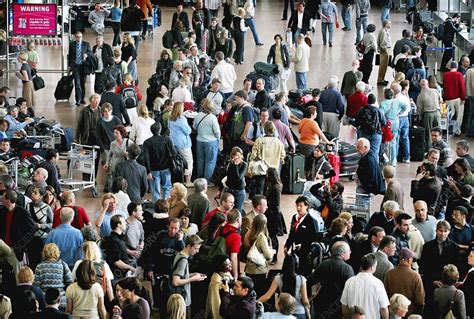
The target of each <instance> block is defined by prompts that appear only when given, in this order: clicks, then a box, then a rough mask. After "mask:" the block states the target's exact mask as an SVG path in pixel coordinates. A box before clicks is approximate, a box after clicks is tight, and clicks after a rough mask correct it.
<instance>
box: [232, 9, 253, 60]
mask: <svg viewBox="0 0 474 319" xmlns="http://www.w3.org/2000/svg"><path fill="white" fill-rule="evenodd" d="M244 17H245V10H244V8H239V9H238V10H237V15H236V16H234V18H233V19H232V25H233V26H234V41H235V51H234V60H235V63H236V64H243V62H244V43H245V41H244V40H245V33H246V32H247V30H248V28H249V27H247V26H245V19H244Z"/></svg>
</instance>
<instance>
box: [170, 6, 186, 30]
mask: <svg viewBox="0 0 474 319" xmlns="http://www.w3.org/2000/svg"><path fill="white" fill-rule="evenodd" d="M178 21H180V22H181V23H182V24H183V27H184V31H186V32H188V31H189V18H188V14H187V13H186V12H184V11H183V4H182V3H179V4H178V5H177V6H176V12H175V13H173V19H172V20H171V29H175V28H176V22H178Z"/></svg>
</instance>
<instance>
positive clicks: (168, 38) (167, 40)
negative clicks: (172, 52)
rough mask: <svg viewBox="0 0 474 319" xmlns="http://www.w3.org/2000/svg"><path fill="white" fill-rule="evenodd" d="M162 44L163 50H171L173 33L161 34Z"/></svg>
mask: <svg viewBox="0 0 474 319" xmlns="http://www.w3.org/2000/svg"><path fill="white" fill-rule="evenodd" d="M161 40H162V44H163V47H164V48H165V49H171V48H173V42H174V37H173V33H172V32H171V31H170V30H168V31H166V32H165V33H164V34H163V38H162V39H161Z"/></svg>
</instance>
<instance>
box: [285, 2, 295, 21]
mask: <svg viewBox="0 0 474 319" xmlns="http://www.w3.org/2000/svg"><path fill="white" fill-rule="evenodd" d="M288 5H290V14H291V13H292V12H293V10H295V0H285V7H284V8H283V19H285V20H286V19H288Z"/></svg>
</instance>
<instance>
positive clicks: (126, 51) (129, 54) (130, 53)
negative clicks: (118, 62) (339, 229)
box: [122, 32, 138, 84]
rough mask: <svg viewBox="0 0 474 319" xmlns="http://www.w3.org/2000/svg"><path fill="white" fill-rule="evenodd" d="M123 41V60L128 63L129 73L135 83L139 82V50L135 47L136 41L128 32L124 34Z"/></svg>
mask: <svg viewBox="0 0 474 319" xmlns="http://www.w3.org/2000/svg"><path fill="white" fill-rule="evenodd" d="M122 41H123V42H122V61H125V62H126V63H127V71H128V73H130V74H131V76H132V79H133V80H134V81H135V84H138V68H137V50H136V48H135V42H134V41H133V38H132V36H131V35H130V33H128V32H125V33H124V34H123V37H122Z"/></svg>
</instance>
